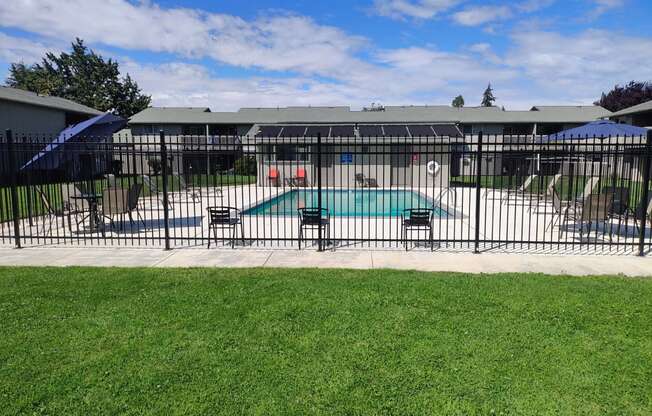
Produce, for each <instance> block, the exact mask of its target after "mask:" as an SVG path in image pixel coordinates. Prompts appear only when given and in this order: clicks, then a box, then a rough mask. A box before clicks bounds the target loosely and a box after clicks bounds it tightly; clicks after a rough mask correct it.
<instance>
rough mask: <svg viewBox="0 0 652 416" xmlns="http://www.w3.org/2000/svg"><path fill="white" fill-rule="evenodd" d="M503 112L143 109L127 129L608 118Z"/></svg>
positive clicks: (592, 111) (596, 113)
mask: <svg viewBox="0 0 652 416" xmlns="http://www.w3.org/2000/svg"><path fill="white" fill-rule="evenodd" d="M535 108H536V110H531V111H503V110H501V109H500V108H498V107H463V108H455V107H450V106H443V105H442V106H389V107H385V109H384V111H351V109H350V107H281V108H242V109H240V110H238V111H236V112H204V111H199V109H178V108H148V109H146V110H144V111H141V112H140V113H138V114H136V115H134V116H133V117H132V118H131V120H130V123H131V124H212V123H229V124H276V123H286V124H291V123H302V124H319V123H329V124H337V123H502V124H505V123H587V122H590V121H594V120H596V119H598V118H600V117H608V116H609V115H610V114H611V113H610V112H609V111H607V110H605V109H604V108H602V107H596V106H588V107H582V106H579V107H577V106H568V107H535Z"/></svg>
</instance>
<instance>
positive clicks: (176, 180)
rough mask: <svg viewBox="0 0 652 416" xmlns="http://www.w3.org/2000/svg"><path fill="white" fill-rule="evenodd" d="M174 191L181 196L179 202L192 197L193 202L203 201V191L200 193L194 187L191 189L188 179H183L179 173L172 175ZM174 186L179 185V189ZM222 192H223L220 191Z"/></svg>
mask: <svg viewBox="0 0 652 416" xmlns="http://www.w3.org/2000/svg"><path fill="white" fill-rule="evenodd" d="M172 183H173V185H172V189H174V192H173V193H174V194H176V195H178V196H179V200H181V199H182V198H184V197H186V198H188V197H190V199H192V202H197V201H201V196H202V195H201V189H200V190H199V191H197V190H195V187H194V186H191V187H189V186H188V183H187V182H186V179H185V178H184V177H183V175H180V174H178V173H175V174H173V175H172ZM174 184H178V185H179V186H178V189H175V188H177V187H175V185H174ZM220 192H221V190H220Z"/></svg>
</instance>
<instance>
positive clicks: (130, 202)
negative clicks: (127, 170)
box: [127, 183, 146, 226]
mask: <svg viewBox="0 0 652 416" xmlns="http://www.w3.org/2000/svg"><path fill="white" fill-rule="evenodd" d="M142 193H143V184H142V183H135V184H133V185H131V187H130V188H129V195H128V199H127V209H128V212H127V214H128V215H129V222H130V224H131V225H133V224H134V218H133V215H132V213H133V212H134V211H135V212H136V215H138V219H139V220H140V221H141V222H142V223H143V226H146V224H145V220H144V219H143V217H142V215H140V210H139V209H138V202H139V201H140V196H141V195H142Z"/></svg>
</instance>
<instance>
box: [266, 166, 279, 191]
mask: <svg viewBox="0 0 652 416" xmlns="http://www.w3.org/2000/svg"><path fill="white" fill-rule="evenodd" d="M267 179H268V180H269V184H270V186H274V187H277V188H278V187H279V185H280V180H281V175H280V174H279V172H278V169H276V168H269V173H268V175H267Z"/></svg>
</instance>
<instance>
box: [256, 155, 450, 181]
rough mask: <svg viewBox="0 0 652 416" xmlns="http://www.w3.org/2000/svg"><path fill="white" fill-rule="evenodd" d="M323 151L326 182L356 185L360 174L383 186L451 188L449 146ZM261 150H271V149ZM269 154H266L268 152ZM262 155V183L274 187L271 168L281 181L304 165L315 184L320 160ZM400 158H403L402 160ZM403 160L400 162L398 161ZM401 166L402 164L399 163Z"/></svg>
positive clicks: (260, 171) (309, 177) (259, 176)
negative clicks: (431, 168)
mask: <svg viewBox="0 0 652 416" xmlns="http://www.w3.org/2000/svg"><path fill="white" fill-rule="evenodd" d="M324 146H325V149H326V150H325V151H324V152H323V154H322V171H321V175H322V185H323V186H330V187H342V188H354V187H356V186H359V185H358V184H357V183H356V174H362V175H364V177H365V178H370V179H375V180H376V182H377V183H378V186H379V187H390V186H393V187H402V186H407V187H447V186H448V184H449V175H450V155H449V150H448V149H449V147H448V146H447V145H419V146H416V145H415V146H412V145H406V146H404V147H403V149H400V150H398V149H395V148H394V150H396V152H394V153H393V152H392V149H393V148H391V147H390V146H389V145H382V146H379V145H364V146H362V145H344V146H343V145H324ZM260 149H261V147H259V152H267V150H265V151H262V150H260ZM265 154H266V153H265ZM262 156H263V154H261V153H259V154H258V163H259V168H258V172H259V174H258V184H259V185H261V186H273V185H274V184H273V183H272V182H271V181H270V179H269V173H270V169H276V170H277V171H278V172H279V176H280V178H279V184H280V185H283V184H284V182H285V179H290V178H293V177H296V174H297V170H298V169H299V168H304V169H305V171H306V177H307V180H308V182H309V185H311V186H315V182H316V175H317V172H316V169H317V163H316V160H314V155H313V159H312V160H306V161H293V162H288V161H275V160H271V161H270V160H265V159H267V158H266V157H262ZM397 158H402V159H403V160H402V161H401V160H399V159H397ZM432 160H435V161H437V162H438V163H439V164H440V167H441V171H440V173H439V175H438V176H437V177H436V178H433V177H432V176H431V175H429V174H428V171H427V165H428V163H429V162H430V161H432ZM397 162H400V163H397ZM399 165H400V166H399Z"/></svg>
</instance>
